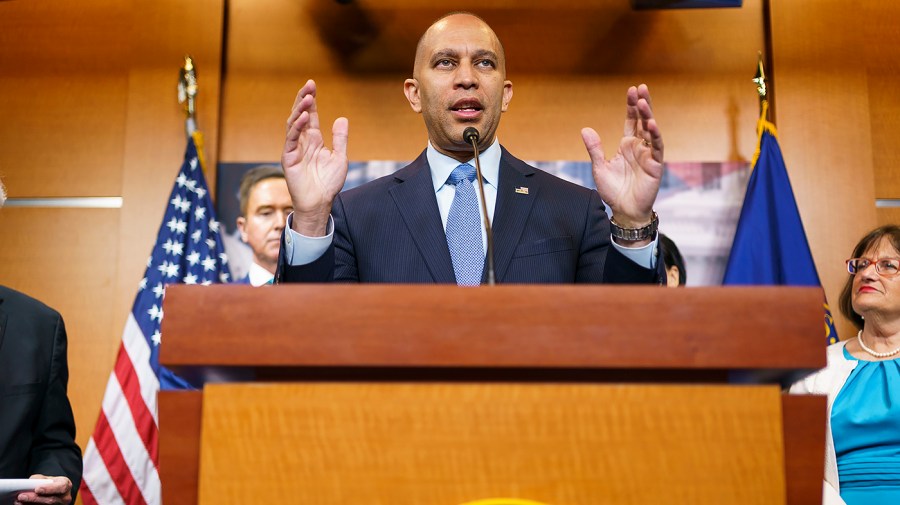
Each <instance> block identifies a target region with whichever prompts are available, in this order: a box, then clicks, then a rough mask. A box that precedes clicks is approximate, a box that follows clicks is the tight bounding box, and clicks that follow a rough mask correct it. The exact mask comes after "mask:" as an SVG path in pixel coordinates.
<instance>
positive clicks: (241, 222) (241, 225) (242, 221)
mask: <svg viewBox="0 0 900 505" xmlns="http://www.w3.org/2000/svg"><path fill="white" fill-rule="evenodd" d="M236 222H237V229H238V231H239V232H240V233H241V240H242V241H244V243H245V244H246V243H247V231H246V230H245V227H246V226H247V218H245V217H244V216H241V217H239V218H237V221H236Z"/></svg>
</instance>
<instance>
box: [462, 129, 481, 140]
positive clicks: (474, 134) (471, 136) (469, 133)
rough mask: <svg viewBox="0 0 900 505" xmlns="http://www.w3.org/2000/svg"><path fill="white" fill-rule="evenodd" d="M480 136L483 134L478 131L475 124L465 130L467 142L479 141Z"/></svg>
mask: <svg viewBox="0 0 900 505" xmlns="http://www.w3.org/2000/svg"><path fill="white" fill-rule="evenodd" d="M480 137H481V135H480V134H479V133H478V129H477V128H475V127H474V126H470V127H468V128H466V129H465V130H463V140H465V141H466V143H467V144H471V143H472V142H478V139H479V138H480Z"/></svg>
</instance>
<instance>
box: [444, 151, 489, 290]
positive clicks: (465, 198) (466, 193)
mask: <svg viewBox="0 0 900 505" xmlns="http://www.w3.org/2000/svg"><path fill="white" fill-rule="evenodd" d="M474 180H475V167H473V166H472V165H469V164H468V163H463V164H462V165H460V166H458V167H456V168H454V169H453V173H451V174H450V177H448V178H447V184H450V185H453V186H456V196H454V197H453V204H452V205H451V206H450V214H449V215H448V216H447V245H448V246H449V247H450V259H452V260H453V273H454V274H456V283H457V284H458V285H460V286H477V285H479V284H481V272H482V270H483V269H484V247H483V245H482V240H481V213H480V212H479V210H478V195H477V194H476V193H475V187H474V186H473V185H472V181H474Z"/></svg>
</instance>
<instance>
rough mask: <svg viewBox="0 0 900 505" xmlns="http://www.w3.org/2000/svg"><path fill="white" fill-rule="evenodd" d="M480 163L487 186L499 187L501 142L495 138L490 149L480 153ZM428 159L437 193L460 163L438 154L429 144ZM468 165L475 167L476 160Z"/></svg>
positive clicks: (432, 181) (429, 143) (472, 160)
mask: <svg viewBox="0 0 900 505" xmlns="http://www.w3.org/2000/svg"><path fill="white" fill-rule="evenodd" d="M478 154H479V156H478V161H480V162H481V177H482V178H483V179H484V182H485V183H486V184H489V185H491V186H493V187H494V188H497V187H499V181H500V155H501V154H502V150H501V149H500V141H499V140H497V138H496V137H494V143H493V144H491V146H490V147H488V148H487V149H485V150H484V151H481V152H480V153H478ZM425 156H426V157H427V159H428V166H429V167H430V168H431V183H432V184H433V185H434V192H435V193H437V192H438V190H440V189H441V187H442V186H443V185H444V184H446V183H447V178H448V177H450V173H451V172H453V169H454V168H456V167H458V166H459V165H460V162H459V161H457V160H455V159H453V158H451V157H449V156H447V155H445V154H442V153H440V152H438V150H437V149H435V148H434V146H433V145H431V142H430V141H429V142H428V149H427V151H426V153H425ZM467 163H468V164H470V165H472V166H475V158H474V157H473V158H472V159H471V160H469V161H467Z"/></svg>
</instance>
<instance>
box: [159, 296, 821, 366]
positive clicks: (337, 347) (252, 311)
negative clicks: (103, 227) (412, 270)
mask: <svg viewBox="0 0 900 505" xmlns="http://www.w3.org/2000/svg"><path fill="white" fill-rule="evenodd" d="M164 314H165V317H164V319H163V323H162V335H163V341H164V344H165V345H163V346H162V349H161V362H162V363H163V364H164V365H166V366H172V367H176V368H178V367H186V366H187V367H191V366H225V367H255V368H260V367H281V368H285V367H286V368H303V367H313V368H315V367H350V368H354V367H375V368H380V367H388V368H417V367H420V368H433V367H446V368H492V369H496V368H529V369H545V368H548V369H604V370H620V371H621V370H635V369H637V370H641V369H643V370H693V371H698V370H718V371H736V370H737V371H765V370H769V371H771V370H779V371H782V372H785V373H787V372H790V371H803V370H814V369H816V368H821V367H823V366H824V365H825V338H824V325H823V297H822V291H821V289H819V288H799V287H710V288H680V289H665V288H659V287H652V286H538V285H517V286H496V287H478V288H461V287H456V286H435V285H396V284H379V285H373V284H369V285H318V284H307V285H279V286H273V287H267V288H253V287H250V286H239V285H217V286H205V287H204V286H185V285H172V286H169V287H168V288H167V290H166V296H165V302H164Z"/></svg>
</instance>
